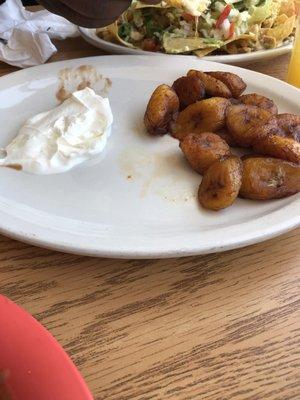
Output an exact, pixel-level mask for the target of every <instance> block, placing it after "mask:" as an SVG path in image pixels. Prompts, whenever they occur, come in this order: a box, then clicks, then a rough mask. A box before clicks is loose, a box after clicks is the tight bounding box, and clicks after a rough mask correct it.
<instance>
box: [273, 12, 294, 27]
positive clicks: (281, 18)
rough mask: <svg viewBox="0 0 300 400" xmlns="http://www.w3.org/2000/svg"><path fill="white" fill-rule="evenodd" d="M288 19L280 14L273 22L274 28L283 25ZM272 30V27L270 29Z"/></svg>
mask: <svg viewBox="0 0 300 400" xmlns="http://www.w3.org/2000/svg"><path fill="white" fill-rule="evenodd" d="M288 19H289V17H288V16H287V15H286V14H280V15H278V17H277V18H276V19H275V21H274V24H273V25H274V26H276V25H283V24H285V23H286V21H287V20H288ZM270 28H272V26H271V27H270Z"/></svg>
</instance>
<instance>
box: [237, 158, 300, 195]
mask: <svg viewBox="0 0 300 400" xmlns="http://www.w3.org/2000/svg"><path fill="white" fill-rule="evenodd" d="M243 165H244V168H243V180H242V186H241V189H240V196H241V197H244V198H246V199H252V200H271V199H280V198H283V197H288V196H291V195H293V194H295V193H298V192H299V191H300V166H299V165H297V164H294V163H290V162H287V161H283V160H279V159H277V158H271V157H256V156H252V157H251V156H250V157H246V158H245V159H243Z"/></svg>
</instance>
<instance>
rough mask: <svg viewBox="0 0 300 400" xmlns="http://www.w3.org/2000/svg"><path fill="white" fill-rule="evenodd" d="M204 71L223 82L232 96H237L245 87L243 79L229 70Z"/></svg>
mask: <svg viewBox="0 0 300 400" xmlns="http://www.w3.org/2000/svg"><path fill="white" fill-rule="evenodd" d="M205 73H206V74H208V75H210V76H212V77H214V78H216V79H218V80H220V81H221V82H223V83H224V84H225V85H226V86H227V87H228V89H229V90H230V92H231V94H232V97H235V98H238V97H239V96H241V94H242V93H243V92H244V91H245V90H246V88H247V85H246V83H245V82H244V81H243V79H242V78H240V77H239V76H238V75H236V74H233V73H231V72H223V71H210V72H205Z"/></svg>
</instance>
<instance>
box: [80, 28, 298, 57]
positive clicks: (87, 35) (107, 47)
mask: <svg viewBox="0 0 300 400" xmlns="http://www.w3.org/2000/svg"><path fill="white" fill-rule="evenodd" d="M78 29H79V32H80V34H81V36H82V37H83V38H84V39H85V40H86V41H87V42H88V43H90V44H92V45H93V46H95V47H98V48H99V49H101V50H103V51H106V52H107V53H111V54H132V55H152V56H153V55H155V56H157V55H160V56H161V55H163V56H168V57H170V56H171V57H174V55H173V54H163V53H155V52H150V51H144V50H140V49H133V48H130V47H126V46H122V45H121V44H116V43H112V42H108V41H107V40H103V39H101V38H100V37H99V36H98V35H97V34H96V29H88V28H82V27H78ZM292 47H293V45H292V43H287V44H284V45H282V46H280V47H276V48H275V49H269V50H258V51H253V52H252V53H242V54H216V55H210V56H205V57H203V58H202V60H205V61H215V62H220V63H224V64H235V63H244V62H254V61H259V60H266V59H269V58H274V57H278V56H281V55H283V54H287V53H289V52H290V51H291V50H292ZM182 57H188V58H189V59H190V58H197V57H196V56H194V55H186V56H184V55H183V56H182Z"/></svg>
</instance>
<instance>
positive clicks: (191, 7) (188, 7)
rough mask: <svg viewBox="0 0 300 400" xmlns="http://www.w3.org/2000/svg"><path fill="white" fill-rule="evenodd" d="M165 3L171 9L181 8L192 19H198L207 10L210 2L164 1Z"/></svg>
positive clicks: (198, 0)
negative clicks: (191, 16)
mask: <svg viewBox="0 0 300 400" xmlns="http://www.w3.org/2000/svg"><path fill="white" fill-rule="evenodd" d="M166 3H167V4H169V5H170V6H173V7H178V8H182V9H183V10H184V11H185V12H187V13H189V14H191V15H193V16H194V17H200V15H201V14H202V13H203V12H204V11H206V10H207V8H208V6H209V5H210V3H211V0H166Z"/></svg>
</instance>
